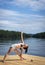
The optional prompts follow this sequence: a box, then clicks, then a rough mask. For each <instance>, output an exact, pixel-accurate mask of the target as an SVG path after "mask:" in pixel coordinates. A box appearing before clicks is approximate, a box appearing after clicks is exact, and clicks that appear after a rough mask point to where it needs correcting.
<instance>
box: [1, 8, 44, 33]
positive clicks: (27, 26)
mask: <svg viewBox="0 0 45 65" xmlns="http://www.w3.org/2000/svg"><path fill="white" fill-rule="evenodd" d="M0 29H6V30H15V31H23V32H27V33H37V32H40V31H44V29H45V16H41V15H34V14H31V15H30V14H22V13H20V12H18V11H12V10H6V9H0Z"/></svg>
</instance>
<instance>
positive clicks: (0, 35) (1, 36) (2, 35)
mask: <svg viewBox="0 0 45 65" xmlns="http://www.w3.org/2000/svg"><path fill="white" fill-rule="evenodd" d="M23 37H24V38H29V37H30V34H26V33H23ZM17 39H21V32H16V31H8V30H0V40H17Z"/></svg>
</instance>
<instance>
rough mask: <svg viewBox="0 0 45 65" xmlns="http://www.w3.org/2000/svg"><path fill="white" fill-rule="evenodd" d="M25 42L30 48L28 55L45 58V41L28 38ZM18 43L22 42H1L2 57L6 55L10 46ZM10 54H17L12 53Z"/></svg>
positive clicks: (0, 51)
mask: <svg viewBox="0 0 45 65" xmlns="http://www.w3.org/2000/svg"><path fill="white" fill-rule="evenodd" d="M24 41H25V43H26V44H28V46H29V49H28V52H27V54H29V55H37V56H44V57H45V39H37V38H28V39H25V40H24ZM18 42H20V40H16V41H3V42H0V55H5V53H6V52H7V51H8V49H9V47H10V45H11V44H14V43H18ZM10 54H15V53H14V52H11V53H10Z"/></svg>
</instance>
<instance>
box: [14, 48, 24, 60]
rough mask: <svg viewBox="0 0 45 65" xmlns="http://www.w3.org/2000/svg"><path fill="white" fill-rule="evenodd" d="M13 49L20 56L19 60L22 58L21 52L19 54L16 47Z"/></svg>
mask: <svg viewBox="0 0 45 65" xmlns="http://www.w3.org/2000/svg"><path fill="white" fill-rule="evenodd" d="M14 51H15V52H16V54H17V55H18V56H19V57H20V59H21V60H22V59H24V58H23V57H22V54H21V53H20V52H19V51H18V50H17V49H15V50H14Z"/></svg>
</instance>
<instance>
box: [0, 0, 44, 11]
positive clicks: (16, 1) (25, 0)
mask: <svg viewBox="0 0 45 65" xmlns="http://www.w3.org/2000/svg"><path fill="white" fill-rule="evenodd" d="M0 3H2V4H5V3H6V4H10V5H16V6H19V7H29V8H30V9H33V10H45V0H0Z"/></svg>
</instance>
